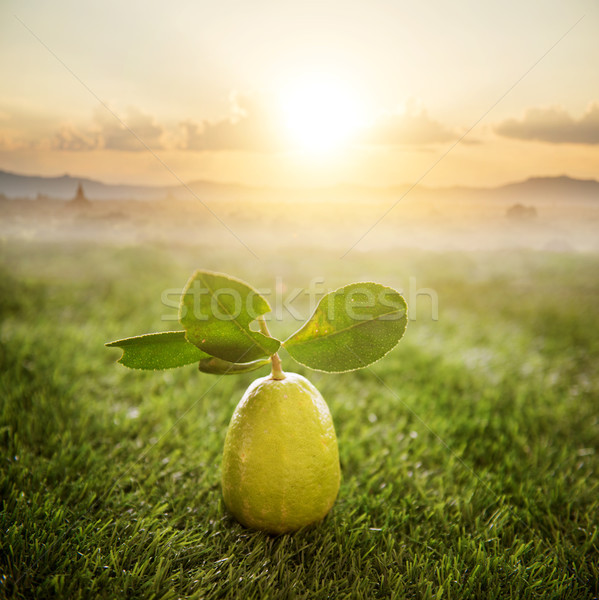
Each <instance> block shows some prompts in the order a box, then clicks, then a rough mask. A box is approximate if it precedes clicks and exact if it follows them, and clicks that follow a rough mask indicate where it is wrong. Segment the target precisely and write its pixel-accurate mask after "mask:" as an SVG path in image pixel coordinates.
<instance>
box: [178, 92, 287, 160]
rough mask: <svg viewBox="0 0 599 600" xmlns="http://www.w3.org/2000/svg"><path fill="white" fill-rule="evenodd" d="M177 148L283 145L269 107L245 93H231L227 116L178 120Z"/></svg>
mask: <svg viewBox="0 0 599 600" xmlns="http://www.w3.org/2000/svg"><path fill="white" fill-rule="evenodd" d="M181 128H182V130H183V142H182V143H181V146H180V147H181V149H184V150H193V151H199V152H205V151H246V152H277V151H279V150H282V149H283V143H282V140H281V134H280V130H279V129H280V128H279V127H277V124H276V123H275V119H274V118H273V117H272V114H271V113H270V111H269V110H268V109H267V108H266V107H265V106H263V105H262V104H261V103H260V102H258V101H256V100H255V99H253V98H251V97H249V96H240V95H238V94H233V95H232V97H231V117H230V118H228V119H222V120H220V121H215V122H211V121H204V122H203V123H202V124H201V125H199V124H197V123H195V122H194V121H189V120H188V121H184V122H182V123H181Z"/></svg>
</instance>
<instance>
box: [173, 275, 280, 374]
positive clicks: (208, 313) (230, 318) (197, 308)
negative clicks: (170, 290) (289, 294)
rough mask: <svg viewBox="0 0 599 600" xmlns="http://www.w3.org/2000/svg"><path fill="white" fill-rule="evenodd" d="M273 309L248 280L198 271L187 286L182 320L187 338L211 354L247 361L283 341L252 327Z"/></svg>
mask: <svg viewBox="0 0 599 600" xmlns="http://www.w3.org/2000/svg"><path fill="white" fill-rule="evenodd" d="M268 312H270V306H269V304H268V302H267V301H266V299H265V298H264V297H263V296H261V295H260V293H259V292H257V291H256V290H255V289H254V288H252V287H251V286H249V285H248V284H247V283H245V282H244V281H241V280H239V279H235V278H234V277H229V276H228V275H224V274H222V273H212V272H210V271H196V272H195V273H194V274H193V275H192V276H191V278H190V279H189V281H188V282H187V285H186V286H185V289H184V290H183V296H182V297H181V305H180V308H179V321H180V322H181V325H183V328H184V329H185V332H186V337H187V340H188V341H190V342H191V343H192V344H195V345H196V346H197V347H198V348H200V349H201V350H203V351H204V352H206V353H208V354H209V355H211V356H215V357H217V358H221V359H222V360H226V361H229V362H232V363H241V362H243V363H247V362H251V361H254V360H257V359H259V358H264V357H267V356H271V355H273V354H274V353H275V352H276V351H277V350H278V349H279V346H280V345H281V342H280V341H279V340H276V339H274V338H272V337H269V336H266V335H264V334H262V333H259V332H257V331H252V330H251V329H250V323H252V321H254V320H255V319H256V318H257V317H259V316H261V315H264V314H266V313H268Z"/></svg>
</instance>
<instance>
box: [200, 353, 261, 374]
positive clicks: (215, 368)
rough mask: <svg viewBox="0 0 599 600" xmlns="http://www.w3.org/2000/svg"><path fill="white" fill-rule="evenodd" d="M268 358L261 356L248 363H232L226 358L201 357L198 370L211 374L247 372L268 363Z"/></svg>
mask: <svg viewBox="0 0 599 600" xmlns="http://www.w3.org/2000/svg"><path fill="white" fill-rule="evenodd" d="M269 362H270V359H268V358H261V359H259V360H254V361H252V362H248V363H232V362H229V361H227V360H222V359H220V358H215V357H213V356H211V357H210V358H203V359H202V360H201V361H200V371H202V373H211V374H213V375H237V374H238V373H248V372H249V371H255V370H256V369H259V368H260V367H263V366H265V365H267V364H269Z"/></svg>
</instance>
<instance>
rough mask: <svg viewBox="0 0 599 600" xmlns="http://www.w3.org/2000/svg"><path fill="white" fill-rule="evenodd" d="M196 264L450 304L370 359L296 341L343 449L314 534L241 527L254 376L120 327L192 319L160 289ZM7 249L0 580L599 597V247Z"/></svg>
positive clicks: (224, 593)
mask: <svg viewBox="0 0 599 600" xmlns="http://www.w3.org/2000/svg"><path fill="white" fill-rule="evenodd" d="M199 267H202V268H211V269H215V270H219V271H224V272H228V273H230V274H232V275H235V276H238V277H241V278H244V279H246V280H248V281H249V282H250V283H252V284H253V285H256V286H257V287H267V286H272V285H273V284H274V280H275V277H277V276H281V277H283V279H284V282H285V284H286V285H287V288H288V289H292V288H294V287H295V286H307V285H308V283H309V281H310V280H311V279H312V278H313V277H316V276H323V277H324V278H325V285H326V286H327V287H331V288H334V287H337V286H338V285H341V284H344V283H349V282H350V281H357V280H364V279H374V280H376V281H380V282H382V283H385V284H391V285H394V286H396V287H400V288H403V289H404V291H405V292H406V298H407V299H408V301H410V294H409V293H408V292H409V288H410V278H411V277H412V278H415V281H414V280H412V283H414V284H415V285H416V286H417V287H419V288H431V289H433V290H434V291H435V292H436V294H437V298H438V320H434V319H433V318H432V307H431V301H430V298H429V297H427V296H426V295H424V294H421V295H419V296H417V297H416V298H415V299H414V298H412V300H413V302H412V306H411V310H412V313H411V322H410V324H409V326H408V330H407V333H406V335H405V337H404V339H403V340H402V342H401V343H400V345H399V346H398V347H397V348H396V349H395V350H393V351H392V352H391V353H390V354H389V355H388V356H387V357H386V358H385V359H384V360H382V361H380V362H379V363H376V364H375V365H373V366H372V367H370V368H367V369H364V370H362V371H358V372H354V373H348V374H343V375H324V374H320V373H310V372H308V371H307V370H305V369H304V368H302V367H299V366H297V365H295V364H294V363H293V361H292V360H291V358H290V357H288V356H283V357H282V358H283V366H284V368H286V369H287V370H295V371H297V372H299V373H301V374H303V375H306V376H308V377H309V378H310V379H311V380H312V381H313V383H314V384H315V385H316V386H317V387H318V388H319V389H320V391H321V392H322V394H323V396H324V397H325V399H326V400H327V402H328V404H329V407H330V409H331V412H332V414H333V417H334V420H335V425H336V429H337V435H338V440H339V449H340V457H341V467H342V485H341V490H340V494H339V498H338V500H337V503H336V505H335V506H334V508H333V510H332V512H331V513H330V514H329V515H328V517H327V518H326V519H325V520H324V521H323V522H322V523H321V524H319V525H317V526H314V527H312V528H309V529H306V530H303V531H300V532H298V533H296V534H295V535H285V536H280V537H270V536H268V535H264V534H262V533H255V532H251V531H248V530H245V529H244V528H242V527H241V526H240V525H238V524H237V523H236V522H234V521H233V520H232V518H231V517H229V516H228V515H227V514H226V512H225V509H224V506H223V502H222V499H221V493H220V484H219V478H220V461H221V458H220V457H221V451H222V446H223V442H224V436H225V433H226V428H227V424H228V421H229V419H230V417H231V414H232V412H233V409H234V407H235V405H236V404H237V402H238V400H239V399H240V397H241V395H242V393H243V391H244V389H245V388H246V387H247V385H248V384H249V383H250V382H251V381H252V379H253V378H254V376H256V374H252V373H250V374H247V375H243V376H237V377H224V378H219V377H216V376H210V375H201V374H200V373H199V372H198V371H197V369H195V368H194V367H192V366H190V367H186V368H182V369H176V370H172V371H165V372H150V373H148V372H139V371H130V370H127V369H125V368H124V367H122V366H120V365H117V364H115V360H116V359H117V358H118V357H119V352H118V351H117V350H115V349H107V348H105V347H104V345H103V344H104V342H106V341H109V340H113V339H117V338H119V337H125V336H129V335H135V334H138V333H144V332H147V331H156V330H161V329H162V330H163V329H175V328H177V326H176V323H175V322H173V321H165V320H163V316H164V315H167V316H171V317H172V315H174V314H175V310H174V309H173V308H168V307H165V306H163V305H162V304H161V300H160V298H161V293H162V292H163V290H165V289H171V288H172V289H176V288H181V287H182V286H183V284H184V283H185V281H186V280H187V277H188V276H189V275H190V273H191V272H192V270H193V269H194V268H199ZM0 268H1V275H2V276H1V278H0V311H1V313H2V325H1V329H0V344H1V345H0V361H1V374H0V382H1V419H0V447H1V452H2V456H1V461H2V462H1V465H2V466H1V470H0V476H1V479H0V482H1V483H0V495H1V498H2V507H1V515H0V521H1V533H0V596H3V597H7V598H30V597H39V598H51V597H65V598H88V597H95V596H97V597H106V598H114V597H133V598H136V597H138V598H181V597H184V598H187V597H193V598H205V599H213V598H240V599H241V598H242V599H244V600H248V599H252V598H256V599H258V598H306V599H312V598H331V599H337V600H340V599H343V598H368V599H369V598H477V599H479V598H560V599H566V598H595V597H597V595H598V594H599V533H598V526H599V469H598V467H599V256H596V255H595V256H593V255H577V254H563V255H561V254H543V253H535V252H529V251H512V252H497V253H487V254H483V253H481V254H466V253H445V254H442V253H432V252H430V253H426V252H418V251H407V250H396V251H393V252H388V253H386V254H384V255H382V254H381V255H375V254H359V253H357V252H354V253H353V254H351V255H349V256H348V257H347V258H346V259H345V260H339V258H338V257H337V256H327V257H321V256H319V253H318V252H317V251H315V250H310V251H306V252H299V251H297V250H296V251H295V252H294V253H291V251H285V250H280V251H278V252H276V253H274V255H273V256H271V257H266V258H263V259H262V260H260V261H257V260H255V259H253V258H252V257H251V256H250V255H249V254H247V253H246V254H244V250H243V249H237V248H235V249H234V250H228V251H225V250H222V251H220V250H214V249H210V250H209V249H204V248H202V247H184V246H182V247H180V248H175V247H166V246H165V247H155V248H153V249H149V248H142V247H116V246H111V247H108V246H96V245H93V244H81V245H66V244H65V245H40V244H35V243H24V242H22V243H16V242H10V243H9V242H5V243H4V244H3V245H2V250H1V259H0ZM412 292H413V290H412ZM413 295H414V294H413V293H412V296H413ZM271 300H272V298H271ZM301 301H303V302H304V305H305V298H304V299H302V298H299V299H298V306H300V307H301V306H302V302H301ZM297 325H298V324H297V323H294V322H293V321H292V320H288V321H286V322H285V323H273V324H272V326H271V331H273V333H277V332H279V333H280V332H285V331H290V330H292V329H294V328H295V327H297ZM266 372H267V371H264V372H262V371H259V372H257V375H263V374H266Z"/></svg>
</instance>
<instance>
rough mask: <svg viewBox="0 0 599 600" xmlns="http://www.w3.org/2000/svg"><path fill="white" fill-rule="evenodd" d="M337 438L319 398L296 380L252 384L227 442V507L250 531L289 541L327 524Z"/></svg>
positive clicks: (336, 474)
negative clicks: (313, 526)
mask: <svg viewBox="0 0 599 600" xmlns="http://www.w3.org/2000/svg"><path fill="white" fill-rule="evenodd" d="M339 483H340V469H339V453H338V449H337V437H336V435H335V428H334V426H333V420H332V418H331V413H330V412H329V409H328V407H327V405H326V402H325V401H324V399H323V398H322V396H321V395H320V392H319V391H318V390H317V389H316V388H315V387H314V386H313V385H312V384H311V383H310V382H309V381H308V380H307V379H306V378H305V377H302V376H301V375H298V374H296V373H285V378H284V379H273V378H272V376H268V377H262V378H260V379H257V380H256V381H254V382H253V383H252V384H251V385H250V387H249V388H248V389H247V391H246V392H245V394H244V396H243V398H242V399H241V401H240V402H239V404H238V406H237V408H236V409H235V412H234V414H233V417H232V419H231V423H230V425H229V429H228V431H227V436H226V439H225V448H224V453H223V466H222V489H223V498H224V501H225V505H226V506H227V508H228V509H229V511H230V512H231V513H232V514H233V516H234V517H235V518H236V519H237V520H238V521H239V522H240V523H242V524H243V525H245V526H246V527H249V528H250V529H258V530H262V531H267V532H269V533H273V534H281V533H287V532H291V531H295V530H297V529H300V528H301V527H305V526H307V525H310V524H312V523H315V522H317V521H320V520H321V519H323V518H324V517H325V515H326V514H327V513H328V512H329V510H330V509H331V507H332V506H333V504H334V502H335V499H336V497H337V493H338V491H339Z"/></svg>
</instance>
